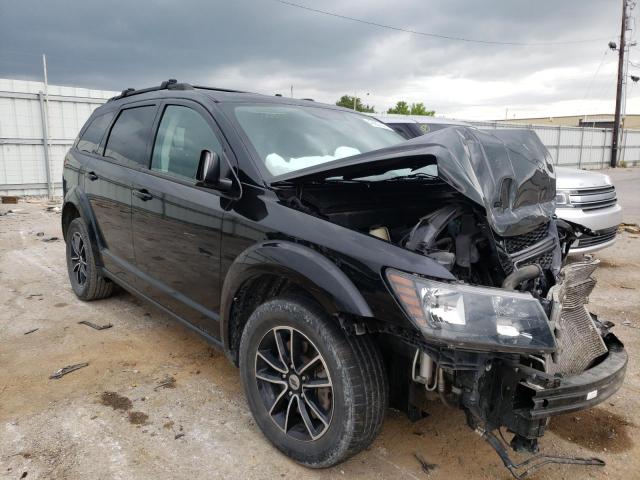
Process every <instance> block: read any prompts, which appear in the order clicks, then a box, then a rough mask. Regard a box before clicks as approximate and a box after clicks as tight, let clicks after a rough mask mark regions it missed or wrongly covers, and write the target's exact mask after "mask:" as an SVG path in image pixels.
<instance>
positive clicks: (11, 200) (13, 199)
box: [2, 196, 19, 204]
mask: <svg viewBox="0 0 640 480" xmlns="http://www.w3.org/2000/svg"><path fill="white" fill-rule="evenodd" d="M18 198H19V197H15V196H3V197H2V203H12V204H16V203H18Z"/></svg>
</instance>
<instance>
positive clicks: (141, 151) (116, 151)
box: [104, 106, 156, 165]
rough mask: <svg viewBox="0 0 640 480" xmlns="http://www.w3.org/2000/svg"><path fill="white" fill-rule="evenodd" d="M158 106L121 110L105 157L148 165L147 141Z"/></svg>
mask: <svg viewBox="0 0 640 480" xmlns="http://www.w3.org/2000/svg"><path fill="white" fill-rule="evenodd" d="M155 111H156V107H154V106H148V107H136V108H129V109H127V110H123V111H122V112H120V115H119V116H118V119H117V120H116V123H115V124H114V125H113V128H111V133H110V134H109V140H108V141H107V148H106V149H105V151H104V155H105V157H110V158H113V159H115V160H119V161H121V162H133V163H138V164H140V165H147V163H148V159H147V158H146V152H147V141H148V140H149V135H150V134H151V127H152V125H153V118H154V115H155Z"/></svg>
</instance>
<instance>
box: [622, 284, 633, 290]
mask: <svg viewBox="0 0 640 480" xmlns="http://www.w3.org/2000/svg"><path fill="white" fill-rule="evenodd" d="M620 288H624V289H625V290H635V289H636V287H630V286H628V285H620Z"/></svg>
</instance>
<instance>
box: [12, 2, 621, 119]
mask: <svg viewBox="0 0 640 480" xmlns="http://www.w3.org/2000/svg"><path fill="white" fill-rule="evenodd" d="M298 1H299V2H300V3H303V4H305V5H308V6H311V7H314V8H321V9H324V10H329V11H334V12H338V13H340V14H343V15H349V16H353V17H358V18H363V19H367V20H371V21H375V22H380V23H386V24H390V25H395V26H401V27H404V28H407V29H412V30H419V31H429V32H436V33H442V34H447V35H453V36H461V37H467V38H477V39H484V40H491V41H515V42H554V41H566V40H575V39H599V38H603V37H608V36H611V38H612V39H615V33H616V32H617V30H618V28H619V17H620V11H619V10H620V8H619V5H618V2H611V1H608V0H573V1H564V2H557V1H556V2H551V1H544V0H541V1H538V2H530V1H516V0H496V1H492V2H478V1H473V0H468V1H463V0H433V1H429V2H425V1H424V0H396V1H394V2H386V1H373V0H371V1H365V0H357V1H351V2H348V3H347V2H339V1H338V0H325V1H323V2H318V1H316V2H312V1H311V0H298ZM606 43H607V41H606V40H601V41H595V42H590V43H582V44H571V45H557V46H537V47H516V46H495V45H479V44H474V43H467V42H454V41H446V40H441V39H435V38H428V37H422V36H418V35H411V34H407V33H402V32H397V31H390V30H385V29H380V28H376V27H373V26H368V25H362V24H358V23H353V22H349V21H346V20H344V19H338V18H332V17H328V16H324V15H319V14H314V13H311V12H308V11H305V10H301V9H296V8H292V7H287V6H284V5H282V4H279V3H277V2H274V1H272V0H235V1H232V0H227V1H212V0H185V1H182V2H175V1H166V0H163V1H150V0H137V1H128V2H124V1H115V2H99V3H98V2H87V1H79V0H75V1H74V0H58V1H49V2H39V1H34V0H21V1H20V2H4V3H3V4H2V6H1V7H0V76H1V77H10V78H27V79H40V78H41V65H40V54H41V53H42V52H44V53H46V54H47V56H48V61H49V78H50V82H51V83H56V84H71V85H80V86H84V87H92V88H105V89H114V90H119V89H122V88H125V87H129V86H134V87H141V86H148V85H152V84H157V83H159V81H161V80H163V79H166V78H169V77H176V78H178V79H181V80H185V81H191V82H194V83H211V82H216V83H220V84H221V86H225V87H237V88H242V89H249V90H254V91H260V92H263V93H275V92H280V93H284V94H286V93H288V91H289V87H290V85H291V84H293V85H294V88H295V94H296V96H313V97H315V98H317V99H318V100H322V101H334V100H335V99H336V98H337V97H339V96H340V95H341V94H343V93H350V94H352V93H353V92H354V91H355V92H358V93H359V94H360V95H364V94H365V93H366V92H370V94H371V95H370V96H369V97H368V99H367V101H368V102H369V103H374V104H376V106H377V107H378V109H382V108H385V107H387V106H388V105H390V104H391V103H393V102H394V101H395V100H398V99H400V98H406V99H408V100H410V101H424V102H425V103H427V104H428V105H429V106H430V107H432V108H435V109H436V110H437V111H438V112H441V113H450V114H456V113H467V114H469V115H475V116H482V115H485V116H492V115H495V112H498V111H504V108H505V106H512V107H514V108H516V109H517V110H518V111H519V112H523V113H524V112H525V111H532V110H533V109H539V108H540V107H541V104H542V105H549V106H550V107H549V108H551V106H552V105H555V104H557V103H558V102H566V101H571V100H573V101H574V103H575V104H574V105H573V106H572V107H566V108H579V105H580V103H581V102H582V103H583V104H584V102H583V98H584V95H585V92H586V89H587V86H588V84H589V82H590V79H591V77H592V76H593V73H594V71H595V69H596V67H597V66H598V64H599V62H600V60H601V58H602V55H603V52H604V51H605V49H606ZM632 56H633V55H632ZM608 57H609V58H607V59H606V60H607V62H609V63H610V62H611V61H612V60H613V57H614V55H613V54H609V55H608ZM605 70H606V69H603V71H602V72H601V74H600V75H599V76H598V77H597V78H596V79H595V80H594V81H593V82H592V86H591V89H590V95H589V97H590V98H591V100H592V101H595V100H598V99H601V100H602V101H605V100H606V99H607V98H610V96H611V91H609V90H608V89H607V84H608V82H611V79H610V78H608V77H607V76H606V73H607V72H606V71H605ZM536 72H538V73H540V72H552V74H550V75H542V74H540V76H541V81H540V83H539V84H536V82H535V76H536ZM553 72H555V74H553ZM447 79H448V80H449V81H446V80H447ZM605 82H607V83H605ZM519 85H520V86H522V88H518V86H519ZM612 88H613V87H612ZM599 92H603V93H601V94H600V93H599ZM598 95H601V97H598ZM589 105H590V104H589V100H588V101H587V103H586V107H585V108H589ZM593 105H595V104H593ZM594 108H595V107H594ZM474 109H475V110H474ZM567 113H574V112H569V111H567ZM576 113H577V112H576Z"/></svg>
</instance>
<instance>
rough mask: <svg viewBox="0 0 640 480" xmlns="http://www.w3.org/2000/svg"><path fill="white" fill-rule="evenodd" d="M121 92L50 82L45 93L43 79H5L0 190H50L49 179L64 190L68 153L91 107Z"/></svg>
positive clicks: (1, 85) (0, 85)
mask: <svg viewBox="0 0 640 480" xmlns="http://www.w3.org/2000/svg"><path fill="white" fill-rule="evenodd" d="M116 94H117V92H111V91H104V90H90V89H87V88H76V87H63V86H57V85H49V87H48V92H47V95H45V86H44V83H42V82H31V81H24V80H10V79H0V194H1V195H45V194H47V193H48V188H47V183H48V182H47V181H48V180H49V181H50V184H51V189H52V193H53V194H55V195H61V193H62V192H61V187H62V184H61V178H62V162H63V159H64V155H65V153H66V152H67V150H68V149H69V146H70V145H72V144H73V141H74V139H75V138H76V135H77V134H78V131H79V130H80V128H81V127H82V125H83V124H84V122H85V121H86V120H87V118H88V117H89V115H91V112H93V110H94V109H95V108H97V107H98V106H100V105H101V104H103V103H104V102H105V101H106V100H107V99H108V98H110V97H112V96H114V95H116ZM47 97H48V101H47ZM44 122H46V128H45V125H44ZM45 137H48V144H49V148H48V155H46V152H45ZM47 157H48V160H49V161H48V162H46V161H45V159H46V158H47ZM47 167H48V168H47Z"/></svg>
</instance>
